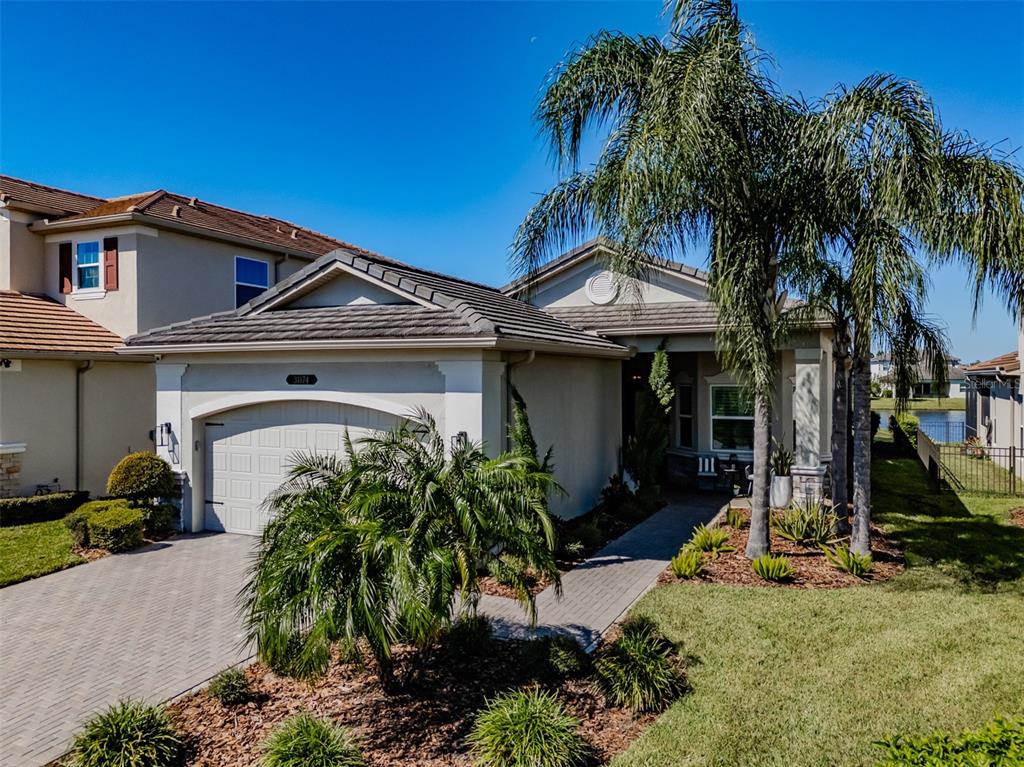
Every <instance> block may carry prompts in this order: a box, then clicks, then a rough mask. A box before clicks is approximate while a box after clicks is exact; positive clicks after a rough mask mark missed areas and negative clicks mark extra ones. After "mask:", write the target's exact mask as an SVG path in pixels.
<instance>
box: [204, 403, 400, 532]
mask: <svg viewBox="0 0 1024 767" xmlns="http://www.w3.org/2000/svg"><path fill="white" fill-rule="evenodd" d="M398 421H399V419H398V418H397V417H396V416H394V415H391V414H389V413H382V412H380V411H376V410H371V409H368V408H364V407H357V406H353V405H345V404H339V403H334V402H318V401H304V400H296V401H285V402H272V403H266V404H261V405H254V406H251V407H244V408H238V409H236V410H229V411H227V412H223V413H218V414H216V415H214V416H211V417H209V418H208V419H207V420H206V423H205V427H206V428H205V431H206V456H207V461H206V469H207V473H206V488H207V492H208V495H207V497H206V509H205V512H204V527H205V528H206V529H207V530H220V531H224V532H229V533H245V534H248V535H259V533H260V531H261V530H262V529H263V526H264V525H265V524H266V523H267V520H268V519H269V514H268V512H267V510H266V509H265V508H264V501H265V500H266V498H267V496H269V495H270V494H271V493H273V492H274V490H276V489H277V488H278V487H279V486H280V485H281V483H282V482H283V481H284V480H285V478H286V476H287V474H288V470H289V469H290V467H291V466H292V464H293V462H294V456H295V455H296V454H297V453H309V452H316V453H319V454H324V453H333V454H340V453H341V451H342V445H343V444H344V435H345V430H346V429H347V430H348V432H349V435H350V436H351V438H352V439H353V440H357V439H359V438H360V437H363V436H366V435H367V434H370V433H372V432H374V431H379V430H386V429H391V428H393V427H394V426H395V425H396V424H397V423H398Z"/></svg>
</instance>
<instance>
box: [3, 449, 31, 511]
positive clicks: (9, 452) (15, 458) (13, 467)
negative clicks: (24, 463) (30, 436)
mask: <svg viewBox="0 0 1024 767" xmlns="http://www.w3.org/2000/svg"><path fill="white" fill-rule="evenodd" d="M24 452H25V444H24V443H22V442H8V443H7V444H0V498H10V497H12V496H16V495H18V491H19V490H20V489H21V456H22V454H23V453H24Z"/></svg>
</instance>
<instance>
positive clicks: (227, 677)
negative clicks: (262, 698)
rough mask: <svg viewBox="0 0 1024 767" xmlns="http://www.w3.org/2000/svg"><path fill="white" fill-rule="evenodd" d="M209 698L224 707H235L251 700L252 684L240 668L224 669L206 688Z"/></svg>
mask: <svg viewBox="0 0 1024 767" xmlns="http://www.w3.org/2000/svg"><path fill="white" fill-rule="evenodd" d="M206 692H208V693H209V694H210V696H211V697H212V698H214V699H216V700H217V701H219V702H220V703H221V704H223V705H225V706H237V705H239V704H241V703H246V702H247V701H249V700H251V699H252V683H251V682H250V681H249V677H248V675H247V674H246V673H245V671H243V670H242V669H240V668H226V669H224V670H223V671H221V672H220V673H218V674H217V675H216V676H215V677H214V678H213V679H211V680H210V684H209V685H208V686H207V688H206Z"/></svg>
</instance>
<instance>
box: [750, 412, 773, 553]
mask: <svg viewBox="0 0 1024 767" xmlns="http://www.w3.org/2000/svg"><path fill="white" fill-rule="evenodd" d="M771 428H772V405H771V400H770V399H769V396H768V394H764V393H760V392H759V393H757V394H755V395H754V487H753V491H752V495H751V497H750V534H749V535H748V536H747V548H746V551H745V552H744V553H745V554H746V557H747V559H757V558H758V557H760V556H762V555H764V554H767V553H768V552H769V551H770V550H771V546H770V544H769V541H768V489H769V488H768V485H769V475H768V445H769V442H770V440H771Z"/></svg>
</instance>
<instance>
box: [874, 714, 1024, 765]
mask: <svg viewBox="0 0 1024 767" xmlns="http://www.w3.org/2000/svg"><path fill="white" fill-rule="evenodd" d="M876 745H878V746H881V747H882V748H883V749H885V752H886V754H885V759H883V760H882V761H880V762H878V767H1011V765H1021V764H1024V719H1004V718H1003V717H1000V716H997V717H996V718H995V719H994V720H992V721H991V722H989V723H988V724H986V725H985V726H984V727H982V728H981V729H979V730H973V731H967V732H963V733H960V734H959V735H950V734H948V733H941V732H938V733H935V734H933V735H928V736H926V737H923V738H907V737H904V736H902V735H897V736H895V737H892V738H887V739H885V740H881V741H878V743H877V744H876Z"/></svg>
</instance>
